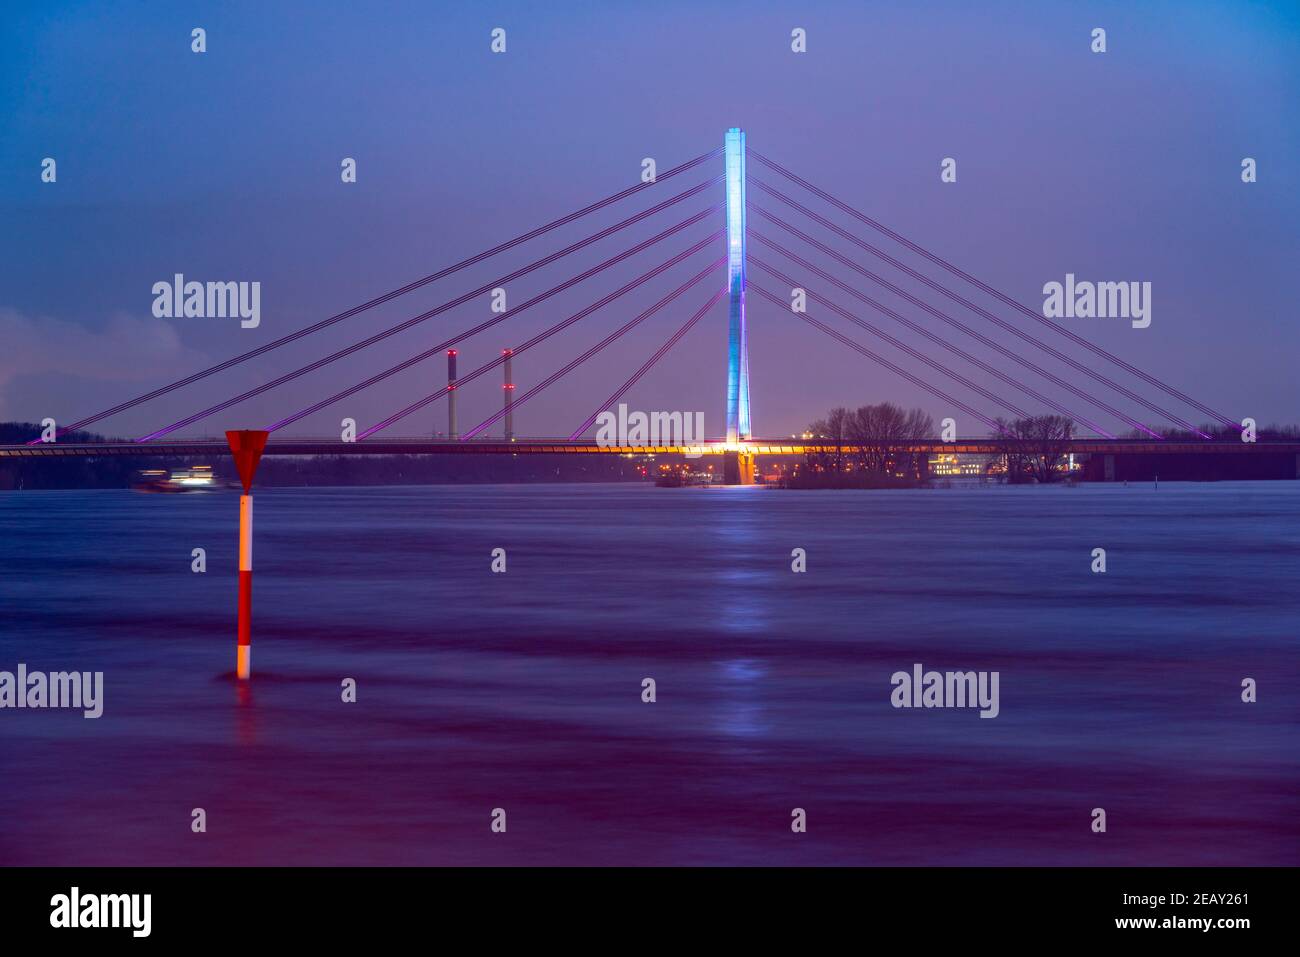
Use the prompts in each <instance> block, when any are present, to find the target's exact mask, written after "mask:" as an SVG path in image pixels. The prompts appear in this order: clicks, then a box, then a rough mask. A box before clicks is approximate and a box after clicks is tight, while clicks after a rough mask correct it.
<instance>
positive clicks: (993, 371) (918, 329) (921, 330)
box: [751, 210, 1164, 439]
mask: <svg viewBox="0 0 1300 957" xmlns="http://www.w3.org/2000/svg"><path fill="white" fill-rule="evenodd" d="M757 211H758V212H760V213H762V212H763V211H762V210H757ZM764 215H767V214H764ZM768 218H769V219H772V220H773V222H779V221H777V220H776V219H775V217H771V216H768ZM791 228H792V229H793V227H791ZM795 232H796V234H798V235H802V234H800V233H798V231H797V230H795ZM751 235H752V236H753V237H754V238H755V239H757V240H758V241H759V242H761V243H763V245H765V246H768V247H770V248H772V249H774V250H776V251H777V252H779V253H781V254H782V255H783V256H785V257H786V258H787V259H790V260H791V261H792V262H795V263H797V264H798V265H800V266H803V267H804V268H805V269H807V270H809V271H810V272H812V273H813V274H814V275H816V276H818V277H820V278H822V279H824V280H826V281H827V282H829V283H831V284H832V285H834V286H835V287H836V288H838V289H840V290H842V291H844V292H846V293H848V294H849V295H850V296H853V297H854V298H855V299H858V300H859V301H861V302H864V303H866V304H867V305H868V306H871V307H872V308H873V309H875V310H877V311H878V312H882V313H884V314H885V315H886V316H889V317H890V318H891V319H894V320H895V321H897V322H899V323H902V324H903V325H904V326H906V327H907V328H908V329H911V330H912V331H913V332H915V333H917V334H918V335H921V336H924V337H925V338H926V339H929V340H930V341H931V342H933V343H935V344H937V345H939V346H942V347H943V348H945V349H947V350H948V351H949V352H952V353H954V354H955V355H957V356H960V357H961V358H963V359H965V360H966V361H967V362H969V363H971V364H972V365H974V366H976V367H978V368H979V369H981V370H983V371H984V372H987V373H988V374H989V375H992V376H994V377H995V378H997V379H1000V380H1001V381H1003V382H1005V383H1006V384H1007V385H1009V386H1012V387H1013V388H1016V389H1019V390H1020V391H1021V392H1023V393H1025V394H1026V395H1029V396H1032V397H1033V398H1035V399H1037V400H1038V401H1040V402H1042V403H1044V404H1045V405H1048V406H1050V407H1051V408H1053V409H1055V410H1056V411H1057V412H1059V413H1061V414H1062V415H1064V416H1066V417H1067V418H1069V419H1071V420H1073V421H1075V422H1077V423H1080V424H1082V425H1086V426H1088V428H1090V429H1092V430H1093V431H1094V432H1096V433H1097V434H1098V435H1103V436H1105V437H1107V438H1111V439H1113V438H1115V436H1114V435H1112V434H1111V433H1109V432H1107V431H1106V430H1105V429H1103V428H1102V427H1101V426H1100V425H1098V424H1097V423H1095V422H1092V421H1091V420H1089V419H1086V418H1084V417H1083V416H1081V415H1078V414H1077V413H1074V412H1071V411H1070V410H1069V409H1067V408H1065V407H1064V406H1062V405H1060V404H1058V403H1057V402H1055V401H1053V400H1052V399H1050V398H1048V397H1047V396H1045V395H1043V394H1042V393H1040V392H1038V391H1037V390H1036V389H1033V388H1030V387H1029V386H1028V385H1026V384H1025V383H1023V382H1018V381H1017V380H1015V379H1013V378H1011V377H1010V376H1008V375H1006V374H1005V373H1003V372H1001V371H1000V370H998V369H997V368H995V367H993V366H991V365H989V364H988V363H986V362H983V361H981V360H980V359H978V358H976V357H975V356H974V355H972V354H971V353H969V352H967V351H966V350H964V349H962V348H960V347H958V346H956V345H955V344H953V343H951V342H949V341H947V340H946V339H944V338H943V337H942V336H936V335H935V334H934V333H932V332H930V331H929V330H928V329H926V328H925V327H923V326H920V325H917V324H916V323H914V322H912V321H911V320H910V319H907V318H906V317H904V316H902V315H900V314H899V313H897V312H895V311H894V310H893V309H890V308H889V307H888V306H885V305H883V304H881V303H879V302H877V301H876V300H875V299H872V298H871V297H870V296H867V295H864V294H863V293H861V292H859V291H858V290H856V289H854V288H853V287H852V286H849V285H848V284H847V283H844V282H841V281H840V280H838V279H836V278H835V277H834V276H832V275H831V274H830V273H828V272H825V271H824V270H822V269H819V268H817V267H816V266H815V265H813V264H812V263H810V262H808V261H807V260H806V259H804V258H803V257H801V256H798V255H796V254H795V253H793V252H791V251H790V250H788V249H786V248H785V247H784V246H782V245H780V244H779V243H777V242H774V241H773V240H771V239H768V238H767V237H766V236H764V235H762V234H761V233H758V232H754V231H753V230H751ZM809 242H811V243H812V244H814V245H816V246H818V247H820V246H821V244H820V243H818V242H817V241H816V240H814V239H809ZM825 252H826V253H827V255H831V256H835V257H837V258H838V254H837V253H835V252H834V251H833V250H830V249H829V248H828V249H826V250H825ZM899 291H900V293H902V294H903V295H904V296H906V293H903V292H902V290H899ZM922 305H923V308H924V304H922ZM927 311H928V310H927ZM936 312H937V310H936ZM938 315H939V317H940V318H942V319H944V320H945V321H948V322H950V324H951V325H954V326H956V327H957V328H958V329H961V330H963V331H964V332H968V333H969V334H970V335H972V336H974V337H975V338H977V339H979V340H980V341H981V342H983V343H984V344H985V345H988V346H989V347H990V348H993V349H996V350H997V351H998V352H1000V353H1003V354H1005V355H1007V356H1008V357H1009V358H1012V359H1015V360H1017V361H1022V362H1025V363H1027V364H1028V365H1029V366H1030V367H1031V368H1035V369H1037V367H1036V366H1034V365H1033V363H1030V362H1028V360H1021V358H1020V357H1019V356H1017V355H1016V354H1015V353H1013V352H1011V351H1010V350H1008V349H1004V348H1003V347H1002V346H1000V345H998V344H997V343H995V342H993V341H991V340H989V339H987V338H986V337H984V336H982V335H980V334H979V333H978V332H976V331H975V330H973V329H969V328H967V327H966V326H964V325H962V323H960V322H958V321H957V320H955V319H951V318H950V317H947V316H944V314H943V313H938ZM1038 371H1040V372H1041V373H1042V374H1043V375H1045V376H1047V377H1048V378H1049V379H1052V380H1053V381H1055V382H1056V383H1057V385H1060V386H1062V387H1063V388H1066V389H1068V390H1069V391H1071V392H1073V393H1074V394H1075V395H1078V396H1079V397H1080V398H1084V399H1088V400H1089V401H1093V402H1095V403H1096V404H1097V405H1099V406H1101V407H1102V408H1103V409H1105V410H1106V411H1108V412H1110V413H1111V414H1112V415H1114V416H1115V417H1116V418H1118V419H1120V420H1121V421H1123V422H1126V423H1127V424H1129V425H1133V426H1136V427H1137V428H1139V429H1141V430H1142V431H1144V432H1147V433H1148V434H1149V435H1151V436H1152V437H1153V438H1157V439H1161V438H1164V436H1162V435H1159V434H1157V433H1155V432H1152V431H1151V430H1150V429H1148V428H1147V427H1146V426H1144V425H1142V423H1140V422H1137V421H1135V420H1132V419H1129V418H1128V417H1127V416H1125V415H1124V414H1123V413H1122V412H1120V411H1119V410H1118V409H1113V408H1111V407H1110V406H1109V405H1107V404H1106V403H1104V402H1102V401H1100V400H1098V399H1093V398H1092V397H1091V396H1089V395H1088V394H1087V393H1085V392H1082V391H1081V390H1079V389H1076V388H1074V387H1073V386H1071V385H1070V384H1069V383H1067V382H1065V381H1064V380H1061V379H1059V378H1057V377H1056V376H1054V375H1053V374H1052V373H1051V372H1048V371H1047V370H1045V369H1040V370H1038Z"/></svg>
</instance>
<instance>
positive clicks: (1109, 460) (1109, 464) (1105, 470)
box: [1101, 455, 1115, 482]
mask: <svg viewBox="0 0 1300 957" xmlns="http://www.w3.org/2000/svg"><path fill="white" fill-rule="evenodd" d="M1101 468H1102V473H1101V474H1102V481H1103V482H1113V481H1115V456H1113V455H1103V456H1102V458H1101Z"/></svg>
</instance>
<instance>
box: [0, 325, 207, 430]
mask: <svg viewBox="0 0 1300 957" xmlns="http://www.w3.org/2000/svg"><path fill="white" fill-rule="evenodd" d="M206 364H208V359H207V357H206V356H204V355H203V354H202V353H201V352H197V351H195V350H194V349H191V348H189V347H187V346H185V345H183V344H182V343H181V339H180V335H179V334H178V332H177V327H176V326H175V325H174V324H173V323H170V322H164V321H160V320H158V319H155V318H153V317H152V316H150V317H148V318H146V319H141V318H137V317H135V316H131V315H128V314H127V313H123V312H117V313H114V314H113V315H111V316H110V317H109V319H108V322H107V324H105V325H103V326H101V327H99V328H92V327H89V326H85V325H83V324H81V323H77V322H68V321H66V320H63V319H55V318H52V317H48V316H29V315H25V314H23V313H21V312H19V311H18V310H16V309H12V308H9V307H6V306H0V418H13V417H15V416H16V417H18V418H22V417H23V415H24V414H26V415H27V417H28V418H31V416H32V413H31V410H30V409H21V408H13V409H10V408H9V405H10V403H14V404H15V405H17V404H18V403H15V402H14V400H15V399H16V398H17V397H16V396H13V395H10V392H11V387H12V385H13V383H14V381H15V380H17V379H19V378H20V377H31V376H40V375H43V374H51V373H57V374H59V375H60V376H74V377H78V378H83V379H87V380H91V381H95V382H149V383H156V382H157V381H159V380H160V379H161V378H162V377H163V376H162V375H160V373H159V370H160V369H170V370H176V371H177V372H178V374H179V373H180V372H182V371H184V370H192V369H197V368H200V367H202V366H204V365H206ZM22 404H24V405H25V404H26V403H22ZM92 404H93V403H92Z"/></svg>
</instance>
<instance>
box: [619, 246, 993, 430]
mask: <svg viewBox="0 0 1300 957" xmlns="http://www.w3.org/2000/svg"><path fill="white" fill-rule="evenodd" d="M751 258H752V257H751ZM748 288H749V289H752V290H753V291H754V292H756V293H758V294H759V295H760V296H762V297H763V298H764V299H766V300H768V301H769V302H771V303H772V304H773V305H774V306H776V307H777V308H778V309H780V310H781V311H782V312H787V313H788V312H790V305H789V303H787V302H784V301H783V300H782V299H781V298H780V297H779V296H776V295H774V294H772V293H770V292H768V291H767V290H766V289H764V288H762V287H761V286H759V285H758V284H756V283H754V282H750V283H748ZM794 315H796V316H798V317H799V318H800V319H802V320H803V321H804V322H806V323H808V324H809V325H811V326H816V327H817V328H818V329H820V330H821V331H822V332H824V333H826V334H827V335H828V336H830V337H831V338H833V339H836V340H837V341H839V342H841V343H843V344H844V345H846V346H848V347H849V348H850V349H853V350H854V351H856V352H859V353H861V354H862V355H864V356H866V357H867V358H868V359H870V360H872V361H873V362H877V363H879V364H880V365H882V366H884V367H885V368H886V369H889V370H890V371H891V372H894V373H896V374H897V375H900V376H902V377H903V378H904V379H906V380H907V381H908V382H910V383H912V384H913V385H915V386H919V387H920V388H922V389H924V390H925V391H926V392H929V393H930V394H931V395H933V396H936V397H938V398H940V399H943V400H944V401H945V402H948V403H951V404H952V405H953V406H955V407H956V408H958V409H961V410H962V411H963V412H965V413H966V414H967V415H970V416H974V417H975V418H977V419H979V420H980V421H981V422H983V423H984V424H985V425H987V426H988V427H989V428H990V429H992V430H993V431H994V432H1003V433H1005V432H1006V431H1007V430H1006V428H1005V427H1003V426H1000V425H998V424H997V423H996V422H994V421H993V420H992V419H990V418H987V417H986V416H984V415H982V414H980V413H979V412H976V411H975V410H974V409H972V408H971V407H970V406H968V405H966V404H965V403H964V402H962V401H961V400H959V399H955V398H953V397H952V396H950V395H949V394H948V393H946V392H944V391H943V390H942V389H939V388H936V387H935V386H932V385H930V384H929V383H928V382H926V381H924V380H923V379H920V378H918V377H917V376H914V375H912V373H910V372H908V371H907V370H906V369H904V368H902V367H901V366H897V365H895V364H894V363H892V362H890V361H889V360H888V359H886V358H885V357H884V356H881V355H877V354H876V353H874V352H872V351H871V350H870V349H868V348H867V347H866V346H864V345H862V344H860V343H857V342H854V341H853V340H852V339H850V338H849V337H848V336H845V335H842V334H840V333H839V332H836V331H835V330H834V329H832V328H831V327H830V326H828V325H826V324H825V323H824V322H819V321H818V320H816V319H814V318H813V317H812V316H810V315H808V314H807V313H806V312H796V313H794ZM593 421H594V420H593Z"/></svg>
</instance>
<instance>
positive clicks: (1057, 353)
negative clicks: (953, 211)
mask: <svg viewBox="0 0 1300 957" xmlns="http://www.w3.org/2000/svg"><path fill="white" fill-rule="evenodd" d="M755 185H757V186H758V187H759V188H760V189H762V190H764V191H765V192H767V193H769V194H770V195H772V196H774V197H776V198H778V199H780V200H781V201H782V202H785V203H788V204H790V205H792V206H794V207H795V208H796V209H798V210H799V211H800V212H802V213H804V214H805V215H806V216H808V217H809V218H811V219H813V220H814V221H816V222H818V223H820V224H821V225H823V226H825V227H826V228H827V229H829V230H831V231H832V232H834V233H835V234H836V235H839V236H842V237H843V238H845V239H847V240H849V242H852V243H854V244H855V245H858V246H860V247H862V248H864V249H866V250H867V251H869V252H872V253H873V254H875V255H877V256H880V257H881V258H883V259H885V260H886V261H888V262H890V263H891V264H893V265H896V266H898V268H900V269H902V270H904V271H905V272H908V273H909V275H913V276H915V277H916V278H918V279H919V280H920V281H921V282H923V283H925V284H926V285H928V286H930V287H931V288H933V289H936V290H938V291H940V292H942V293H944V294H945V295H947V296H948V297H949V298H950V299H953V300H954V301H956V302H960V303H962V304H963V305H965V306H967V307H969V308H970V309H971V310H973V311H974V312H976V313H978V314H980V315H981V316H983V317H984V318H986V319H988V320H989V321H990V322H992V323H994V324H995V325H997V326H998V327H999V328H1000V329H1004V330H1005V331H1007V332H1009V333H1011V334H1012V335H1014V336H1016V337H1018V338H1020V339H1022V340H1024V341H1026V342H1028V343H1030V344H1032V345H1035V346H1037V347H1038V348H1040V349H1042V350H1043V351H1044V352H1047V353H1048V354H1050V355H1052V356H1054V357H1055V358H1057V359H1059V360H1060V361H1061V362H1064V363H1065V364H1066V365H1068V366H1070V367H1071V368H1074V369H1077V370H1078V371H1079V372H1082V373H1083V374H1084V375H1086V376H1088V377H1090V378H1092V379H1094V380H1095V381H1097V382H1101V383H1103V384H1105V385H1108V386H1110V387H1112V388H1114V389H1115V390H1116V391H1118V392H1120V393H1121V394H1122V395H1125V396H1127V397H1128V398H1129V399H1132V400H1133V401H1134V402H1137V403H1138V404H1139V405H1142V406H1144V407H1145V408H1147V409H1150V410H1151V411H1152V412H1155V413H1157V414H1159V415H1161V416H1164V417H1165V418H1167V419H1169V420H1172V421H1173V423H1174V424H1176V425H1180V426H1182V427H1183V428H1186V429H1188V430H1190V431H1192V432H1195V433H1196V434H1197V435H1199V436H1201V438H1204V439H1208V438H1210V436H1208V435H1206V434H1205V433H1204V432H1202V431H1201V430H1200V429H1198V428H1196V426H1194V425H1192V424H1191V423H1190V422H1185V421H1184V420H1182V419H1180V418H1179V417H1178V416H1176V415H1174V414H1173V413H1172V412H1169V411H1168V410H1166V409H1163V408H1161V407H1160V406H1158V405H1154V404H1152V403H1151V402H1148V401H1147V400H1146V399H1145V398H1143V397H1142V396H1141V395H1139V394H1138V393H1136V392H1133V391H1132V390H1130V389H1127V388H1125V387H1124V386H1122V385H1120V384H1119V383H1118V382H1115V381H1113V380H1111V379H1110V378H1108V377H1106V376H1104V375H1101V374H1100V373H1098V372H1094V371H1093V370H1092V369H1089V368H1088V367H1087V366H1085V365H1082V364H1080V363H1078V362H1076V361H1075V360H1073V359H1071V358H1070V357H1069V356H1067V355H1065V354H1064V353H1062V352H1060V351H1058V350H1057V349H1054V348H1053V347H1052V346H1050V345H1048V344H1047V343H1046V342H1043V341H1042V340H1041V339H1037V338H1035V337H1034V336H1031V335H1030V334H1029V333H1026V332H1022V331H1021V330H1020V329H1017V328H1016V327H1015V326H1013V325H1011V324H1010V323H1008V322H1006V321H1004V320H1003V319H1001V318H999V317H998V316H996V315H994V314H993V313H991V312H987V311H986V310H984V309H981V308H980V307H979V306H977V305H976V304H975V303H973V302H970V301H968V300H966V299H963V298H962V297H961V296H959V295H957V294H956V293H953V292H951V290H948V289H945V288H944V287H943V286H940V285H939V284H938V283H935V282H933V281H932V280H930V279H929V278H928V277H926V276H923V275H921V274H920V273H916V272H915V271H913V270H910V269H909V268H908V267H907V266H905V265H903V264H902V263H900V262H898V260H896V259H894V258H893V257H892V256H890V255H889V254H888V253H885V252H883V251H881V250H879V249H876V248H875V247H874V246H872V245H871V244H870V243H865V242H863V241H862V240H860V239H858V238H857V237H856V236H854V235H853V234H851V233H848V232H846V231H844V230H842V229H840V228H839V227H838V226H836V225H835V224H834V223H832V222H831V221H830V220H827V219H825V218H823V217H821V216H818V215H817V214H816V213H814V212H813V211H812V210H810V209H808V208H806V207H804V206H802V205H801V204H799V203H797V202H795V201H794V200H792V199H790V198H789V197H788V196H785V195H784V194H783V193H780V192H779V191H777V190H774V189H772V188H771V187H769V186H767V185H766V184H765V183H759V182H757V181H756V183H755ZM755 209H756V210H757V211H758V212H759V214H760V215H762V216H764V217H766V218H767V219H768V220H770V221H771V222H774V223H776V224H777V225H778V226H780V227H781V228H782V229H784V230H786V231H787V232H790V233H793V234H794V235H796V236H799V237H800V238H801V239H803V240H804V241H805V242H807V243H809V244H810V245H813V246H816V247H817V248H819V249H822V250H825V249H827V247H825V246H824V245H823V244H819V243H818V242H817V241H816V240H814V239H812V238H811V237H809V236H807V235H806V234H804V233H802V232H800V231H799V230H798V229H796V228H795V227H794V226H792V225H790V224H789V223H786V222H785V221H784V220H782V219H780V218H779V217H777V216H775V215H773V214H771V213H769V212H767V211H765V210H762V209H760V208H758V207H755ZM827 255H829V256H832V257H834V258H835V259H836V260H837V261H839V262H842V263H844V264H845V265H847V266H848V267H849V268H850V269H853V270H854V271H855V272H858V273H860V274H862V275H864V276H867V277H868V278H870V279H872V280H874V281H875V282H877V283H879V284H880V285H882V286H884V287H885V288H886V289H889V290H890V291H891V292H893V293H895V294H896V295H898V296H901V297H902V298H904V299H906V300H907V301H908V302H911V303H913V304H914V305H916V306H918V307H920V308H921V309H924V310H925V311H926V312H928V313H930V314H931V315H933V316H936V317H937V318H939V319H942V320H943V321H945V322H948V323H949V324H955V325H957V327H958V328H960V329H962V330H963V331H964V332H966V333H967V334H969V335H971V336H974V337H975V338H977V339H980V341H981V342H984V343H985V344H986V345H990V346H991V347H992V348H994V349H997V350H998V351H999V352H1003V353H1004V354H1006V355H1007V356H1009V357H1010V358H1012V359H1014V360H1015V361H1016V362H1019V363H1021V364H1022V365H1024V364H1027V365H1029V367H1031V368H1033V369H1035V370H1036V371H1037V372H1039V373H1040V374H1041V375H1043V376H1045V377H1046V378H1049V379H1051V380H1052V381H1053V382H1055V383H1056V384H1057V385H1062V386H1063V387H1064V388H1066V389H1068V390H1069V391H1071V392H1073V393H1074V394H1076V395H1079V396H1081V397H1082V398H1084V399H1086V400H1087V401H1089V402H1092V403H1094V404H1096V405H1098V406H1099V407H1101V408H1104V409H1105V410H1106V411H1107V412H1110V413H1111V414H1112V415H1114V416H1115V417H1116V418H1118V419H1120V420H1121V421H1123V422H1126V423H1127V424H1128V425H1130V426H1132V427H1134V428H1136V429H1137V430H1138V431H1141V432H1145V433H1147V435H1150V436H1152V437H1153V438H1158V439H1163V438H1164V436H1162V435H1160V434H1158V433H1156V432H1154V431H1152V430H1151V429H1150V428H1148V427H1147V426H1145V425H1143V424H1142V423H1141V422H1137V421H1135V420H1133V419H1130V418H1129V417H1128V416H1126V415H1124V414H1123V413H1121V412H1119V411H1118V410H1116V409H1115V408H1113V407H1112V406H1110V405H1107V404H1105V403H1103V402H1102V401H1101V400H1100V399H1097V398H1096V397H1094V396H1091V395H1089V394H1087V393H1084V392H1080V391H1079V390H1077V389H1075V388H1073V387H1072V386H1068V385H1064V383H1063V380H1061V379H1059V378H1056V377H1054V376H1053V375H1052V374H1051V373H1049V372H1048V371H1047V370H1045V369H1043V368H1041V367H1039V366H1037V365H1034V364H1033V363H1031V362H1029V361H1028V360H1027V359H1022V358H1021V357H1019V356H1016V354H1015V353H1012V352H1009V351H1007V350H1005V349H1004V348H1003V347H1001V346H998V345H996V344H994V343H993V341H992V340H990V339H986V338H984V337H981V336H980V335H979V334H978V333H976V332H975V331H974V330H972V329H970V327H968V326H965V325H961V324H959V323H957V321H956V320H955V319H953V318H952V317H951V316H948V315H946V314H945V313H942V312H939V311H938V310H937V309H934V308H933V307H931V306H930V305H929V304H928V303H926V302H923V301H922V300H920V299H918V298H916V297H915V296H912V295H911V294H910V293H908V292H906V291H905V290H903V289H900V288H899V287H898V286H896V285H894V284H893V283H891V282H889V281H888V280H887V279H885V278H884V277H882V276H879V275H877V274H876V273H874V272H871V271H870V270H868V269H866V268H865V267H863V266H860V265H859V264H857V263H855V262H853V261H852V260H851V259H848V258H847V257H843V256H841V255H840V254H839V253H836V252H833V251H832V252H827Z"/></svg>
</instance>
